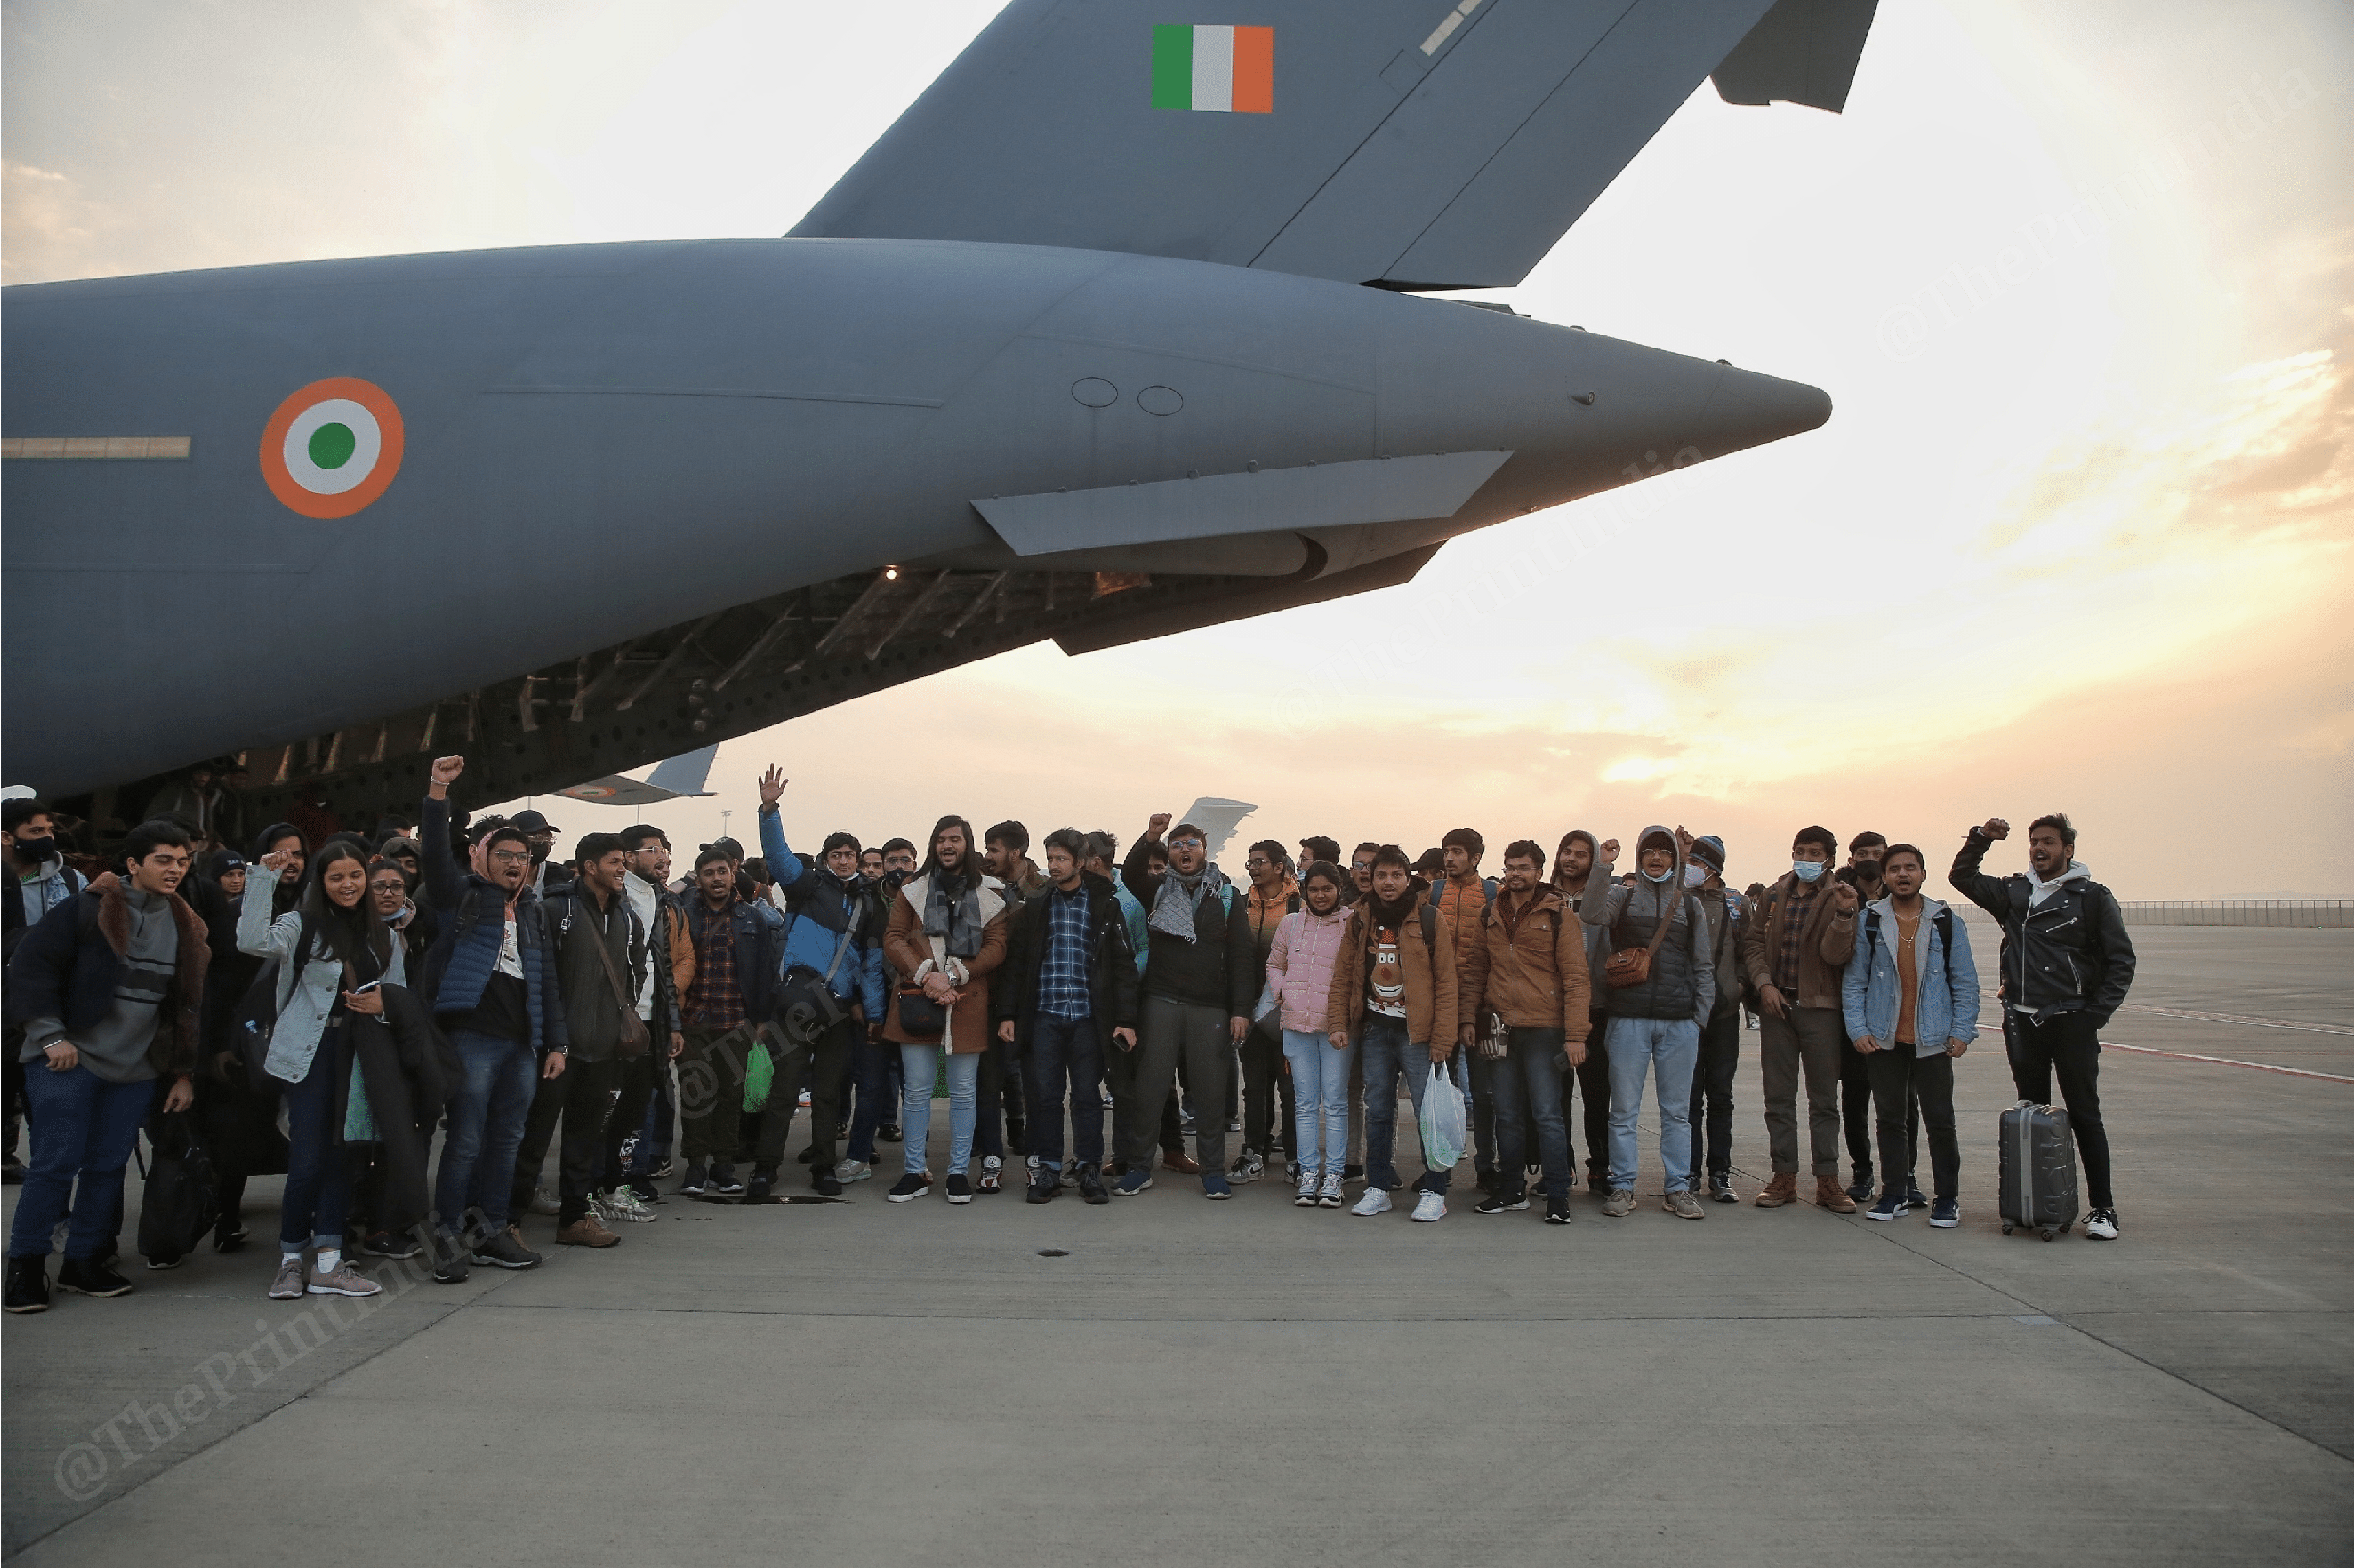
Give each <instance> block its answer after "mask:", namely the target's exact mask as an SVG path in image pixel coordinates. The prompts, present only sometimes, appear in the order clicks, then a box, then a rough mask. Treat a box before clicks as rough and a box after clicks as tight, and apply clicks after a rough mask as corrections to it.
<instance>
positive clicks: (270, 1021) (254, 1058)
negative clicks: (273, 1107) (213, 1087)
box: [229, 957, 285, 1094]
mask: <svg viewBox="0 0 2355 1568" xmlns="http://www.w3.org/2000/svg"><path fill="white" fill-rule="evenodd" d="M279 967H280V965H279V960H278V959H276V958H274V957H273V958H265V959H263V960H262V964H261V970H260V971H259V972H258V973H256V974H255V976H253V983H252V984H251V985H250V986H248V987H246V988H245V995H244V996H242V997H239V998H238V1000H237V1007H236V1008H235V1009H234V1010H233V1011H232V1012H230V1014H229V1050H231V1051H235V1052H236V1053H237V1061H238V1065H239V1066H240V1067H242V1068H243V1069H244V1070H245V1086H246V1088H247V1089H249V1090H250V1091H251V1092H252V1093H256V1094H276V1093H282V1091H283V1090H284V1088H285V1085H284V1084H282V1083H279V1082H278V1080H277V1079H275V1078H272V1076H271V1075H270V1074H269V1073H268V1072H264V1071H262V1063H263V1062H264V1061H267V1060H268V1059H269V1056H270V1036H271V1032H272V1030H273V1029H277V1027H278V976H279Z"/></svg>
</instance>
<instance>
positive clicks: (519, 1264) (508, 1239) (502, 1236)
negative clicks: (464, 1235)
mask: <svg viewBox="0 0 2355 1568" xmlns="http://www.w3.org/2000/svg"><path fill="white" fill-rule="evenodd" d="M467 1255H468V1256H469V1257H471V1258H472V1259H473V1260H474V1262H476V1263H478V1264H482V1265H483V1266H484V1267H485V1268H538V1266H539V1265H540V1263H541V1262H542V1259H541V1258H540V1255H539V1254H538V1253H536V1252H533V1251H532V1250H531V1249H530V1248H529V1247H527V1246H525V1245H524V1244H523V1243H521V1242H518V1241H517V1240H516V1239H515V1237H513V1236H511V1235H509V1234H508V1233H507V1232H505V1231H493V1232H491V1233H490V1234H488V1235H486V1236H485V1237H484V1238H483V1239H482V1240H480V1241H478V1242H476V1243H474V1248H473V1250H472V1251H471V1252H469V1253H468V1254H467Z"/></svg>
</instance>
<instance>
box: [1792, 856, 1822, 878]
mask: <svg viewBox="0 0 2355 1568" xmlns="http://www.w3.org/2000/svg"><path fill="white" fill-rule="evenodd" d="M1791 874H1792V875H1793V876H1795V877H1796V878H1798V879H1799V880H1801V881H1803V882H1812V881H1814V880H1817V878H1818V877H1821V876H1822V875H1823V874H1824V863H1823V862H1822V861H1821V860H1794V861H1792V862H1791Z"/></svg>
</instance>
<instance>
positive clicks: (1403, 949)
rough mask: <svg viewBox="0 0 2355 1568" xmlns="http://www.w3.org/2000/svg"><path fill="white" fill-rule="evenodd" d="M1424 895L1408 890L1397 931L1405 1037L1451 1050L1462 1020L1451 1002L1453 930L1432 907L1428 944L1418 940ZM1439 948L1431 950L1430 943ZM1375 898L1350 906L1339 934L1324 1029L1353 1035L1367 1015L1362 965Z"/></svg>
mask: <svg viewBox="0 0 2355 1568" xmlns="http://www.w3.org/2000/svg"><path fill="white" fill-rule="evenodd" d="M1424 907H1425V905H1424V904H1423V901H1422V900H1420V899H1417V898H1414V897H1412V895H1410V896H1409V898H1408V900H1407V915H1406V921H1405V923H1404V926H1403V927H1402V929H1401V931H1400V932H1399V933H1398V954H1399V968H1400V969H1401V970H1402V971H1403V972H1404V974H1405V978H1406V1037H1407V1039H1408V1040H1410V1041H1412V1043H1414V1044H1416V1045H1423V1046H1429V1047H1431V1048H1432V1049H1433V1050H1434V1051H1444V1052H1445V1053H1447V1054H1453V1053H1454V1051H1455V1030H1456V1028H1457V1026H1458V1025H1459V1024H1460V1022H1461V1021H1462V1020H1461V1019H1460V1018H1459V1017H1458V1012H1459V1008H1458V1006H1457V1003H1456V985H1455V965H1454V964H1452V963H1450V962H1449V961H1448V957H1447V955H1448V953H1449V952H1450V951H1451V949H1452V946H1453V944H1454V933H1453V932H1452V931H1451V930H1450V928H1449V925H1448V920H1447V917H1446V916H1445V915H1444V914H1441V913H1439V912H1437V911H1435V910H1434V911H1433V912H1432V937H1431V944H1430V945H1428V946H1426V945H1425V944H1424V943H1423V909H1424ZM1433 947H1436V948H1437V949H1438V951H1437V952H1436V953H1433V951H1432V949H1433ZM1373 954H1374V901H1373V899H1372V898H1371V897H1370V896H1369V897H1368V898H1366V899H1365V900H1364V901H1361V902H1360V903H1359V905H1358V906H1357V907H1356V908H1355V909H1352V910H1351V911H1349V923H1348V929H1346V930H1345V931H1344V932H1343V933H1342V934H1341V953H1340V956H1339V957H1337V959H1335V960H1334V965H1333V988H1332V990H1331V991H1329V992H1327V995H1326V1003H1325V1031H1326V1032H1327V1034H1331V1033H1333V1032H1335V1031H1336V1030H1339V1031H1342V1032H1345V1033H1347V1034H1348V1036H1349V1038H1350V1039H1352V1040H1355V1039H1357V1038H1358V1029H1359V1025H1360V1024H1361V1023H1363V1022H1364V1021H1365V1017H1366V966H1367V965H1369V964H1371V963H1372V962H1373Z"/></svg>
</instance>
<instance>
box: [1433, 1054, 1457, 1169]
mask: <svg viewBox="0 0 2355 1568" xmlns="http://www.w3.org/2000/svg"><path fill="white" fill-rule="evenodd" d="M1464 1120H1465V1118H1464V1092H1463V1091H1462V1090H1460V1089H1458V1088H1457V1087H1456V1086H1455V1079H1453V1078H1450V1077H1449V1076H1448V1075H1447V1071H1446V1069H1444V1068H1443V1067H1442V1066H1440V1064H1439V1063H1438V1062H1436V1061H1434V1062H1433V1063H1432V1064H1431V1083H1430V1084H1429V1085H1428V1086H1427V1087H1426V1088H1425V1089H1424V1090H1423V1164H1424V1165H1426V1166H1428V1167H1430V1168H1432V1169H1433V1170H1446V1169H1448V1168H1451V1167H1453V1166H1454V1165H1455V1162H1456V1161H1458V1160H1460V1159H1462V1158H1463V1157H1464V1138H1465V1128H1464Z"/></svg>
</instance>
